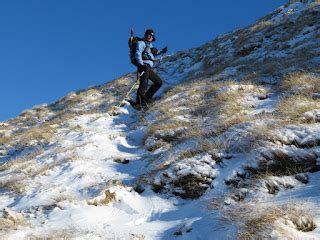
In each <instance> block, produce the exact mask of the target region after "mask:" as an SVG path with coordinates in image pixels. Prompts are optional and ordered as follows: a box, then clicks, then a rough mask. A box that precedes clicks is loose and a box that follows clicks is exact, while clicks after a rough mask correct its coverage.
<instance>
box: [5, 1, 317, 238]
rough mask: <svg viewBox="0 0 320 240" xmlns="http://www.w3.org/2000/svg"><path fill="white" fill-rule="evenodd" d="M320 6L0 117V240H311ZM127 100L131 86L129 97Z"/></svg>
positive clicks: (294, 7)
mask: <svg viewBox="0 0 320 240" xmlns="http://www.w3.org/2000/svg"><path fill="white" fill-rule="evenodd" d="M319 38H320V4H319V1H317V0H313V1H312V0H309V1H290V2H289V3H288V4H287V5H285V6H283V7H281V8H279V9H277V10H275V11H274V12H273V13H270V14H269V15H267V16H265V17H263V18H262V19H260V20H259V21H257V22H256V23H254V24H253V25H251V26H249V27H247V28H244V29H240V30H237V31H234V32H230V33H227V34H225V35H222V36H219V37H218V38H217V39H214V40H213V41H211V42H208V43H206V44H204V45H202V46H200V47H198V48H194V49H190V50H187V51H181V52H178V53H176V54H173V55H171V56H167V57H165V58H164V59H163V61H162V63H161V64H160V65H159V66H158V67H157V72H158V73H159V75H160V76H161V77H162V78H163V79H164V82H165V83H164V85H163V87H162V88H161V91H160V92H159V93H158V95H159V96H160V100H158V101H156V102H155V103H154V104H153V105H150V106H149V110H148V111H146V112H137V111H136V110H134V109H133V108H131V106H130V104H129V103H126V104H125V105H124V106H122V107H121V108H118V109H117V110H116V115H115V116H112V115H111V114H110V113H111V110H112V107H113V106H114V105H116V104H119V102H120V101H121V99H122V98H123V97H124V96H125V95H126V92H127V91H128V90H129V89H130V88H131V86H132V85H133V84H134V82H135V74H134V73H130V74H127V75H124V76H122V77H121V78H119V79H116V80H114V81H112V82H110V83H108V84H105V85H101V86H97V87H92V88H90V89H86V90H82V91H78V92H74V93H70V94H69V95H68V96H66V97H65V98H63V99H60V100H58V101H57V102H55V103H53V104H51V105H41V106H35V107H34V108H32V109H30V110H27V111H24V112H23V113H22V114H21V115H20V116H18V117H17V118H15V119H11V120H8V121H6V122H3V123H0V164H1V165H0V216H2V217H0V236H1V237H0V239H28V238H31V239H33V238H34V239H43V238H45V239H48V238H49V239H51V238H52V239H56V238H58V239H59V238H60V239H61V238H66V239H70V238H71V239H72V238H80V239H264V238H275V239H319V238H320V202H319V195H320V187H319V181H320V57H319V55H320V41H319ZM132 97H134V93H132Z"/></svg>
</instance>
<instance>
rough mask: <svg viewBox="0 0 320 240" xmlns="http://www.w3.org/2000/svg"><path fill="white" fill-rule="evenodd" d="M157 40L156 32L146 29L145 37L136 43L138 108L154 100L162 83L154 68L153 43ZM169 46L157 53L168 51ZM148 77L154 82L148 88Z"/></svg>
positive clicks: (134, 61)
mask: <svg viewBox="0 0 320 240" xmlns="http://www.w3.org/2000/svg"><path fill="white" fill-rule="evenodd" d="M154 41H156V38H155V33H154V31H153V30H152V29H148V30H146V32H145V34H144V38H142V39H140V40H139V41H137V43H136V47H135V52H134V56H132V57H133V58H132V63H133V64H134V65H135V66H137V67H138V73H139V74H140V84H139V88H138V91H137V99H136V102H135V103H134V105H135V107H136V108H138V109H141V108H145V107H147V104H148V103H150V102H152V101H153V99H152V97H153V95H154V94H155V93H156V92H157V91H158V89H159V88H160V87H161V85H162V80H161V78H160V77H159V76H158V75H157V74H156V73H155V72H154V71H153V70H152V67H153V65H154V61H156V60H155V56H154V55H153V54H152V48H153V47H152V43H151V42H154ZM167 50H168V49H167V47H165V48H163V49H162V50H161V51H160V52H158V51H157V54H156V55H159V54H162V53H165V52H167ZM148 79H150V80H151V81H152V82H153V84H152V85H151V86H150V88H149V89H148V90H147V88H148Z"/></svg>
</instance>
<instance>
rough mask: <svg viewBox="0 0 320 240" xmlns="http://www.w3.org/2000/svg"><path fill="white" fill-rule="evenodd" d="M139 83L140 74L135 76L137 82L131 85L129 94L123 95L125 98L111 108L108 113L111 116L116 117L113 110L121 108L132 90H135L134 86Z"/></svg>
mask: <svg viewBox="0 0 320 240" xmlns="http://www.w3.org/2000/svg"><path fill="white" fill-rule="evenodd" d="M143 73H144V72H142V74H143ZM142 74H141V75H142ZM139 81H140V74H139V73H138V74H137V81H136V82H135V83H134V84H133V86H132V87H131V88H130V90H129V92H127V94H126V95H125V97H124V98H123V99H122V100H121V102H120V103H119V104H118V105H115V106H113V107H112V109H111V113H110V115H111V116H115V115H116V114H115V110H116V109H119V108H120V107H122V106H123V104H124V101H125V100H126V99H127V98H128V97H129V95H130V93H131V92H132V90H133V89H134V88H135V86H136V85H137V84H138V82H139Z"/></svg>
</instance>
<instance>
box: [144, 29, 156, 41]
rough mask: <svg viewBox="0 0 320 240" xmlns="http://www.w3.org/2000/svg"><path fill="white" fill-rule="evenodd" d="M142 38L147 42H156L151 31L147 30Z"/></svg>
mask: <svg viewBox="0 0 320 240" xmlns="http://www.w3.org/2000/svg"><path fill="white" fill-rule="evenodd" d="M144 38H145V39H146V40H147V41H148V42H154V41H155V40H156V37H155V34H154V31H153V30H152V29H147V31H146V32H145V33H144Z"/></svg>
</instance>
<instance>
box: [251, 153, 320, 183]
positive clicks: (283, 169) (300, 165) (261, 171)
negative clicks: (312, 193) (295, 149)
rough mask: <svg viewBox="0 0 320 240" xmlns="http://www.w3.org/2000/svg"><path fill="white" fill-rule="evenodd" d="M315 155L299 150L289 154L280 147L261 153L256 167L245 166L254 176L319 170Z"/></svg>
mask: <svg viewBox="0 0 320 240" xmlns="http://www.w3.org/2000/svg"><path fill="white" fill-rule="evenodd" d="M316 159H317V156H316V155H315V154H312V153H303V152H300V154H299V155H296V153H292V154H289V153H288V152H287V151H285V150H282V149H273V150H272V151H270V152H268V153H261V159H260V162H259V163H258V167H250V166H247V167H246V170H247V171H249V172H250V173H251V174H252V175H253V176H254V177H256V178H265V177H266V176H291V175H294V174H297V173H303V172H308V171H309V172H316V171H319V170H320V167H319V166H318V165H317V160H316Z"/></svg>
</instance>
